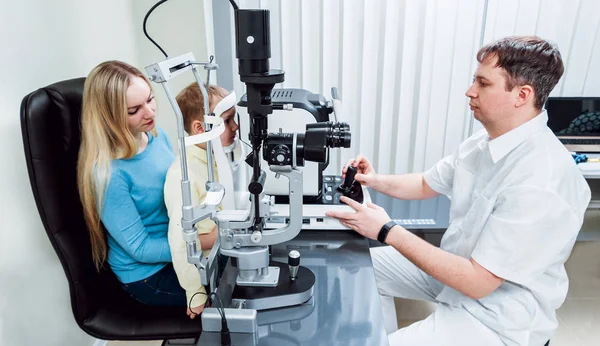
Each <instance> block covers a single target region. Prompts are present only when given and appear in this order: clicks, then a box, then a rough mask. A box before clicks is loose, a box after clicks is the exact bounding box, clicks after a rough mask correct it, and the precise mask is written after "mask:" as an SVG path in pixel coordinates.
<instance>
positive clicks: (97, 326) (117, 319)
mask: <svg viewBox="0 0 600 346" xmlns="http://www.w3.org/2000/svg"><path fill="white" fill-rule="evenodd" d="M84 80H85V79H84V78H77V79H71V80H66V81H62V82H58V83H55V84H52V85H49V86H47V87H45V88H41V89H38V90H36V91H34V92H32V93H31V94H29V95H27V96H25V98H24V99H23V102H22V103H21V130H22V135H23V144H24V147H25V158H26V160H27V169H28V171H29V180H30V182H31V188H32V190H33V195H34V197H35V202H36V205H37V208H38V212H39V214H40V217H41V219H42V223H43V224H44V229H45V230H46V234H47V235H48V238H49V239H50V242H51V243H52V246H53V247H54V250H55V251H56V253H57V255H58V258H59V259H60V262H61V264H62V266H63V269H64V271H65V274H66V277H67V280H68V281H69V289H70V293H71V307H72V309H73V315H74V316H75V321H77V324H78V325H79V327H80V328H81V329H83V330H84V331H85V332H86V333H88V334H90V335H91V336H93V337H96V338H99V339H104V340H162V339H192V338H198V337H199V335H200V333H201V331H202V327H201V322H200V319H199V318H196V319H194V320H190V319H189V318H188V317H187V316H186V313H185V308H184V307H177V308H175V307H154V306H147V305H144V304H141V303H138V302H137V301H136V300H134V299H132V298H131V297H129V295H127V294H126V293H125V292H123V291H122V290H121V288H120V287H119V283H118V281H117V279H116V277H115V276H114V274H113V273H112V271H110V269H104V270H102V271H101V272H97V271H96V269H95V267H94V264H93V261H92V254H91V246H90V238H89V236H88V230H87V228H86V225H85V222H84V219H83V213H82V207H81V204H80V202H79V195H78V192H77V184H76V162H77V153H78V150H79V145H80V124H81V103H82V95H83V83H84ZM106 267H108V265H107V266H106ZM41 284H43V283H41Z"/></svg>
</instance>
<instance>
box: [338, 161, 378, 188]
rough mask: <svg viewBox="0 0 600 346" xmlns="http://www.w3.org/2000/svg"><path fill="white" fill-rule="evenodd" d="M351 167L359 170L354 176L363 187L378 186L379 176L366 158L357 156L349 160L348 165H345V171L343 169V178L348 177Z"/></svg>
mask: <svg viewBox="0 0 600 346" xmlns="http://www.w3.org/2000/svg"><path fill="white" fill-rule="evenodd" d="M350 165H352V166H354V167H356V168H357V172H356V175H355V176H354V179H355V180H356V181H358V182H359V183H360V184H361V185H363V186H368V187H372V188H374V187H375V186H374V185H376V182H377V178H378V175H377V173H375V170H374V169H373V166H372V165H371V162H369V160H367V158H366V157H364V156H362V155H357V156H356V158H354V159H350V160H348V162H346V165H344V169H342V178H345V177H346V172H347V171H348V166H350Z"/></svg>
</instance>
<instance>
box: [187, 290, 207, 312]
mask: <svg viewBox="0 0 600 346" xmlns="http://www.w3.org/2000/svg"><path fill="white" fill-rule="evenodd" d="M196 294H204V295H205V296H206V297H207V298H208V295H207V294H206V293H204V292H196V293H194V294H193V295H192V298H190V301H189V303H188V309H190V311H192V300H194V297H195V296H196ZM192 313H193V314H194V315H197V313H195V312H193V311H192Z"/></svg>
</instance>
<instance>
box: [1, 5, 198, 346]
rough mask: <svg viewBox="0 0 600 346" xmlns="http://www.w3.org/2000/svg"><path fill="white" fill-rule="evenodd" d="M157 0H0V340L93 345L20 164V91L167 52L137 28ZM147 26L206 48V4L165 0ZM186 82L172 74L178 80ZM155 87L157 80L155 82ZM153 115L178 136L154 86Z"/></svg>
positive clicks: (168, 39) (177, 42)
mask: <svg viewBox="0 0 600 346" xmlns="http://www.w3.org/2000/svg"><path fill="white" fill-rule="evenodd" d="M154 3H155V1H154V0H143V1H142V0H130V1H123V0H104V1H89V0H88V1H82V0H53V1H46V0H24V1H9V0H0V165H1V166H2V169H1V170H0V220H1V222H0V345H1V346H13V345H15V346H16V345H47V346H54V345H56V346H64V345H78V346H79V345H92V344H93V343H94V339H93V338H91V337H89V336H88V335H87V334H85V333H84V332H83V331H81V330H80V329H79V327H78V326H77V325H76V323H75V321H74V318H73V315H72V312H71V305H70V301H69V289H68V284H67V281H66V278H65V275H64V272H63V269H62V267H61V265H60V262H59V260H58V258H57V256H56V254H55V252H54V250H53V249H52V246H51V245H50V242H49V240H48V238H47V237H46V235H45V232H44V230H43V226H42V223H41V221H40V219H39V215H38V212H37V209H36V206H35V202H34V200H33V195H32V192H31V188H30V185H29V180H28V175H27V169H26V166H25V160H24V154H23V144H22V139H21V129H20V120H19V110H20V103H21V100H22V98H23V97H24V96H25V95H26V94H28V93H30V92H31V91H34V90H35V89H37V88H39V87H43V86H46V85H48V84H51V83H53V82H56V81H59V80H63V79H69V78H75V77H82V76H86V75H87V74H88V72H89V71H90V69H91V68H93V67H94V66H95V65H97V64H98V63H100V62H102V61H105V60H110V59H118V60H123V61H126V62H129V63H131V64H133V65H136V66H137V67H139V68H143V67H144V66H146V65H148V64H150V63H153V62H157V61H160V60H162V59H164V58H163V57H162V55H161V54H160V52H159V51H158V50H157V49H156V48H154V46H150V43H149V41H147V39H146V38H145V37H144V36H143V33H142V19H143V17H144V14H145V13H146V11H147V10H148V9H149V8H150V7H151V5H152V4H154ZM149 24H150V25H149V27H148V29H149V31H150V32H151V35H152V34H153V35H152V36H153V38H154V39H155V40H158V42H159V43H160V44H162V45H163V48H164V49H166V50H167V52H168V53H169V54H171V55H175V54H180V53H184V52H188V51H193V52H194V53H195V55H196V57H197V58H198V59H199V60H200V59H203V58H204V57H205V56H206V39H205V36H204V21H203V4H202V2H201V1H197V0H178V1H170V2H167V3H165V4H164V5H162V6H161V7H159V8H158V9H157V10H156V11H155V12H154V14H153V15H152V16H151V17H150V20H149ZM182 84H183V85H185V84H186V83H181V82H180V83H179V85H182ZM155 88H156V87H155ZM157 96H158V99H159V100H158V101H159V103H160V105H161V106H160V114H161V115H159V117H158V118H159V119H158V121H157V123H158V124H159V125H160V126H163V127H164V128H166V129H167V131H168V132H169V135H170V136H171V139H172V140H173V139H174V138H175V133H176V132H175V126H174V124H175V120H174V119H175V118H174V116H172V113H171V112H170V106H169V105H168V103H167V101H166V99H165V98H164V93H163V92H162V90H160V87H159V89H157Z"/></svg>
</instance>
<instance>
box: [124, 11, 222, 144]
mask: <svg viewBox="0 0 600 346" xmlns="http://www.w3.org/2000/svg"><path fill="white" fill-rule="evenodd" d="M156 2H157V1H156V0H131V3H132V7H133V22H135V23H136V27H135V35H136V41H137V42H138V43H139V44H138V47H139V50H138V61H139V63H140V66H139V67H140V69H142V72H144V73H145V72H146V71H145V70H144V69H143V68H144V67H145V66H148V65H151V64H154V63H156V62H159V61H162V60H164V59H165V57H164V55H163V54H162V53H161V52H160V50H158V48H156V46H155V45H153V44H152V42H150V41H149V40H148V39H147V38H146V36H144V33H143V31H142V22H143V20H144V15H145V14H146V12H148V9H150V7H152V5H154V4H155V3H156ZM204 2H210V1H209V0H176V1H168V2H166V3H164V4H162V5H160V6H159V7H158V8H157V9H155V10H154V12H152V14H151V15H150V18H149V19H148V22H147V31H148V34H149V35H150V37H152V39H153V40H154V41H156V42H157V43H158V44H159V45H160V46H161V47H162V49H163V50H165V52H166V53H167V54H168V55H169V57H176V56H178V55H181V54H185V53H189V52H192V53H193V54H194V57H195V58H196V60H198V61H208V56H209V54H208V53H207V52H208V49H207V43H206V42H207V39H206V37H207V34H206V28H205V20H204V4H203V3H204ZM211 23H212V22H211ZM209 28H212V24H211V25H209ZM210 35H211V37H212V34H210ZM200 71H201V73H200V75H201V76H202V79H203V80H205V79H206V73H205V72H204V70H203V69H201V70H200ZM210 78H211V81H210V83H211V84H213V83H214V82H215V80H216V73H214V72H213V73H211V77H210ZM193 81H195V79H194V76H193V74H192V73H191V72H189V73H187V74H184V75H181V76H179V77H177V78H175V79H173V80H171V81H169V87H170V88H171V92H172V93H173V95H177V93H178V92H179V91H181V89H183V88H184V87H186V86H187V85H188V84H189V83H191V82H193ZM152 87H153V88H154V91H155V95H156V100H157V104H158V106H157V107H158V110H157V120H156V124H157V125H158V126H160V127H162V128H163V129H165V130H166V131H167V134H168V135H169V137H170V138H171V142H172V144H173V148H177V144H176V140H177V122H176V118H175V113H174V112H173V110H172V108H171V104H170V103H169V101H168V99H167V97H166V94H165V92H164V90H163V87H162V85H159V84H155V83H153V84H152Z"/></svg>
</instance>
